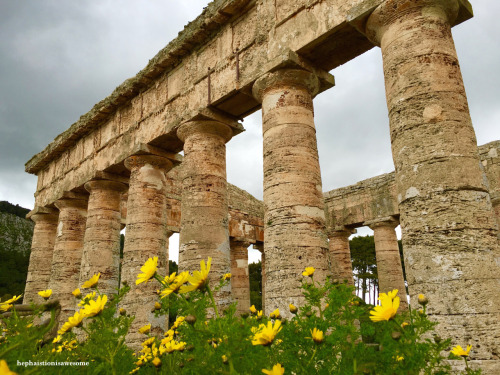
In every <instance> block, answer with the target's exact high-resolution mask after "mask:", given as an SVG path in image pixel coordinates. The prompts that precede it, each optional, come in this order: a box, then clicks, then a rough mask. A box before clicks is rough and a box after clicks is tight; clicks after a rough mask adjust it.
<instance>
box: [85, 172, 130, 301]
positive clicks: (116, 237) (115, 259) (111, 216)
mask: <svg viewBox="0 0 500 375" xmlns="http://www.w3.org/2000/svg"><path fill="white" fill-rule="evenodd" d="M85 189H87V191H88V192H89V193H90V196H89V205H88V210H87V224H86V229H85V237H84V240H83V255H82V265H81V270H80V284H82V283H83V282H85V281H86V280H88V279H89V278H90V277H92V275H94V274H96V273H98V272H100V273H101V276H100V278H99V290H100V291H101V293H104V294H112V293H116V292H117V289H118V287H119V285H118V272H119V267H120V226H121V214H120V203H121V194H122V192H124V191H125V190H126V189H127V185H125V184H123V183H121V182H116V181H109V180H94V181H89V182H87V183H86V184H85Z"/></svg>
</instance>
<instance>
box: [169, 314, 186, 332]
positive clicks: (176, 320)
mask: <svg viewBox="0 0 500 375" xmlns="http://www.w3.org/2000/svg"><path fill="white" fill-rule="evenodd" d="M184 320H186V318H185V317H183V316H179V317H177V319H175V322H174V324H172V329H173V330H175V329H177V328H178V327H179V326H180V325H181V324H182V323H183V322H184Z"/></svg>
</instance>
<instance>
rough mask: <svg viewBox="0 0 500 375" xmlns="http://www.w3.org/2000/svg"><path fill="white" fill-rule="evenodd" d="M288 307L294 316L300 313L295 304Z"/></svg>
mask: <svg viewBox="0 0 500 375" xmlns="http://www.w3.org/2000/svg"><path fill="white" fill-rule="evenodd" d="M288 307H289V308H290V312H291V313H292V314H297V311H299V309H298V308H297V306H294V305H293V303H291V304H290V305H288Z"/></svg>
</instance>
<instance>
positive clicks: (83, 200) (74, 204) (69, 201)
mask: <svg viewBox="0 0 500 375" xmlns="http://www.w3.org/2000/svg"><path fill="white" fill-rule="evenodd" d="M88 202H89V200H88V196H84V195H83V194H82V196H81V197H79V198H77V197H74V198H61V199H58V200H56V201H55V202H54V206H56V207H57V208H58V209H59V210H61V209H63V208H77V209H83V210H86V209H87V205H88Z"/></svg>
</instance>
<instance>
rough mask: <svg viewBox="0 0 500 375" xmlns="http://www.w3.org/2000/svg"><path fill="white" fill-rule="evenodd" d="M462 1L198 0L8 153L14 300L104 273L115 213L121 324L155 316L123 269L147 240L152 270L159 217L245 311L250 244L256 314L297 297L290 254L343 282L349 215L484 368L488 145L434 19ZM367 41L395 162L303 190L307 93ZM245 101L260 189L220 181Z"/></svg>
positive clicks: (491, 268)
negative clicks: (259, 272)
mask: <svg viewBox="0 0 500 375" xmlns="http://www.w3.org/2000/svg"><path fill="white" fill-rule="evenodd" d="M471 17H472V9H471V6H470V4H469V2H468V1H467V0H342V1H340V0H293V1H292V0H273V1H269V0H258V1H250V0H215V1H213V2H212V3H211V4H210V5H209V6H208V7H207V8H206V9H205V10H204V11H203V13H202V14H201V15H200V16H199V17H198V18H197V19H196V20H195V21H193V22H191V23H190V24H189V25H188V26H187V27H186V28H185V29H184V31H182V32H181V33H180V34H179V36H178V37H177V38H176V39H175V40H173V41H172V42H170V43H169V44H168V45H167V46H166V47H165V48H164V49H162V50H161V51H160V52H159V53H158V54H157V55H156V56H155V57H154V58H153V59H152V60H150V62H149V64H148V65H147V66H146V67H145V68H144V69H143V70H142V71H141V72H139V73H138V74H137V76H135V77H134V78H131V79H128V80H126V81H125V82H124V83H123V84H122V85H120V86H119V87H117V88H116V90H115V91H114V92H113V93H112V94H111V95H110V96H109V97H107V98H105V99H104V100H102V101H101V102H99V103H98V104H96V105H95V106H94V108H93V109H92V110H91V111H89V112H88V113H87V114H85V115H83V116H82V117H81V118H80V120H79V121H77V122H76V123H74V124H73V125H71V127H70V128H69V129H68V130H67V131H66V132H64V133H62V134H61V135H59V136H58V137H57V138H56V139H55V140H54V141H53V142H52V143H51V144H50V145H48V146H47V147H46V148H45V150H43V151H42V152H40V153H39V154H37V155H35V156H34V157H33V158H32V159H31V160H30V161H28V163H27V164H26V171H27V172H29V173H32V174H36V175H37V176H38V185H37V191H36V193H35V197H36V206H35V209H34V210H33V211H32V212H31V213H30V214H29V215H28V216H29V217H31V218H32V219H33V221H34V222H35V232H34V236H33V247H32V262H31V264H30V269H29V275H28V283H27V286H26V294H25V299H26V300H27V301H28V300H30V299H31V298H33V296H34V295H35V294H36V291H37V290H39V289H43V288H46V287H51V288H52V289H53V290H54V295H55V297H56V298H59V299H60V300H61V301H64V304H63V306H62V309H63V316H66V315H68V314H71V312H72V311H74V309H75V307H76V306H75V305H74V303H73V302H72V301H74V300H73V299H71V298H70V297H71V291H72V290H73V289H74V288H76V287H77V286H78V285H79V283H80V282H81V281H83V280H85V279H86V278H87V277H89V276H90V275H92V274H93V273H95V272H101V275H102V280H103V282H102V285H103V287H104V288H105V289H106V291H107V292H109V291H113V290H115V289H116V288H118V287H119V285H118V282H119V277H118V269H119V262H120V259H119V256H118V251H119V232H120V230H121V229H122V228H123V227H125V226H126V240H125V248H124V254H123V259H122V261H121V270H122V271H121V281H122V282H128V283H129V285H131V286H132V290H131V292H130V293H129V294H128V295H127V297H126V300H125V301H124V302H123V304H124V306H126V308H127V310H129V311H134V314H135V316H136V319H135V322H134V327H132V331H134V332H135V331H136V328H137V327H138V326H141V325H143V324H145V323H146V322H151V323H152V324H153V329H155V328H158V329H159V328H162V326H163V324H164V322H162V321H161V320H158V319H156V320H155V318H154V317H153V316H152V313H151V306H150V305H151V304H152V301H154V299H155V295H154V292H155V291H154V290H153V288H152V287H150V285H148V284H140V285H138V286H136V285H135V282H134V280H135V278H136V275H137V273H138V272H139V268H140V266H141V265H142V264H143V263H144V261H145V260H147V259H148V258H149V257H153V256H157V257H158V258H159V265H160V268H161V269H162V272H163V273H166V272H167V267H168V238H169V237H170V236H171V235H172V233H174V232H179V233H180V254H179V262H180V264H179V268H180V269H181V270H182V269H190V270H192V269H193V268H197V267H198V266H199V261H200V260H201V259H207V258H208V257H209V256H210V257H212V259H213V260H212V272H211V276H210V277H211V278H212V280H216V279H218V278H219V277H220V276H221V275H223V274H224V273H227V272H231V273H232V274H233V275H234V278H233V280H232V284H231V285H230V286H228V287H227V288H226V289H225V290H224V289H223V290H220V291H219V293H218V294H217V295H216V300H217V303H218V304H219V306H221V307H222V308H224V307H225V306H227V305H228V304H230V303H231V302H233V301H237V302H238V309H239V311H246V310H247V309H248V305H249V286H248V285H249V284H248V254H247V251H246V249H247V248H248V246H249V245H250V244H254V246H255V247H256V248H259V249H261V251H262V259H263V270H265V273H264V275H263V280H265V281H264V283H263V284H264V290H263V296H264V305H265V310H266V312H269V311H272V310H274V309H276V308H280V310H282V311H287V309H286V306H288V304H289V303H291V302H293V303H294V304H298V305H300V303H301V301H300V292H299V285H300V278H298V277H297V275H300V273H301V272H302V270H303V269H304V267H306V266H310V265H314V266H315V267H316V269H317V271H316V272H317V275H318V278H319V279H323V278H325V277H326V276H327V275H333V276H334V277H335V278H338V279H343V280H347V282H349V283H352V277H353V275H352V269H351V263H350V253H349V242H348V238H349V236H350V235H351V234H352V233H353V231H354V230H355V228H356V227H360V226H369V227H370V228H372V229H373V231H374V234H375V243H376V256H377V264H378V267H379V270H380V271H379V273H380V287H381V288H382V291H385V290H390V289H392V288H397V289H399V290H405V281H404V279H403V273H402V268H401V262H400V258H399V253H398V249H397V239H396V236H395V233H394V228H395V227H396V226H397V225H401V230H402V239H403V248H404V257H405V265H406V275H407V283H408V289H409V294H410V300H411V302H412V303H413V302H414V301H415V299H416V296H417V294H419V293H424V294H426V295H427V296H428V297H429V298H430V299H431V300H432V301H433V304H432V306H431V308H430V310H429V315H430V316H431V318H432V319H434V320H436V321H438V322H439V323H440V325H439V327H440V328H439V329H440V330H441V331H442V334H443V337H445V336H446V337H451V338H452V339H453V343H454V344H461V345H464V343H471V344H473V345H474V344H475V345H474V346H475V348H477V350H476V351H475V353H474V355H473V357H472V358H471V359H472V362H473V363H477V364H480V365H481V367H482V368H483V369H484V371H485V373H490V374H494V373H500V359H499V357H498V356H499V354H500V288H499V286H500V263H499V258H500V250H499V244H498V221H499V220H500V219H499V215H500V213H499V210H500V208H499V207H500V204H499V202H500V199H499V197H500V195H499V184H500V183H499V176H500V172H499V158H498V153H499V152H500V149H499V144H498V142H497V143H492V144H489V145H484V146H481V147H480V148H479V149H478V147H477V144H476V138H475V135H474V129H473V127H472V123H471V118H470V115H469V110H468V105H467V98H466V95H465V89H464V85H463V81H462V77H461V73H460V65H459V62H458V59H457V54H456V51H455V47H454V43H453V39H452V35H451V27H453V26H454V25H457V24H459V23H461V22H464V21H466V20H467V19H469V18H471ZM374 47H376V48H380V51H381V53H382V57H383V64H384V76H385V87H386V97H387V106H388V109H389V123H388V126H389V127H390V134H391V144H392V152H393V158H394V165H395V172H394V173H392V174H389V175H383V176H379V177H375V178H373V179H370V180H368V181H363V182H360V183H359V184H357V185H354V186H351V187H347V188H343V189H338V190H335V191H332V192H329V193H325V194H323V189H322V182H321V181H322V180H321V172H320V167H319V158H318V152H317V142H316V131H315V124H314V108H313V103H314V98H315V96H316V95H319V94H320V93H321V92H323V91H325V90H328V89H333V90H334V88H332V87H333V86H334V78H333V76H332V75H331V74H329V73H328V72H329V71H330V70H332V69H334V68H335V67H337V66H339V65H341V64H344V63H348V62H349V61H350V60H352V59H354V58H355V57H357V56H358V55H360V54H362V53H364V52H366V51H368V50H369V49H371V48H374ZM259 109H262V132H263V139H264V141H263V142H264V144H263V149H264V155H263V157H264V187H263V189H264V201H263V202H260V201H258V200H257V199H255V198H253V197H252V196H250V195H249V194H248V193H246V192H244V191H242V190H240V189H238V188H237V187H235V186H233V185H231V184H229V183H228V182H227V180H226V143H228V142H231V139H232V138H233V137H237V136H239V137H242V136H244V135H240V133H242V132H243V131H244V128H243V126H242V124H241V121H240V120H241V119H243V118H244V117H245V116H247V115H249V114H251V113H253V112H255V111H257V110H259ZM333 115H334V114H332V116H333ZM478 150H479V152H478ZM181 151H183V152H184V156H183V157H182V156H180V155H179V152H181ZM255 157H261V156H260V155H255ZM41 259H43V261H40V260H41ZM50 259H52V261H50ZM128 340H129V343H130V345H132V346H134V345H137V343H138V337H137V336H135V335H134V334H131V335H130V337H129V338H128Z"/></svg>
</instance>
